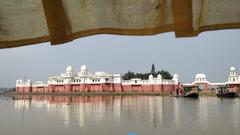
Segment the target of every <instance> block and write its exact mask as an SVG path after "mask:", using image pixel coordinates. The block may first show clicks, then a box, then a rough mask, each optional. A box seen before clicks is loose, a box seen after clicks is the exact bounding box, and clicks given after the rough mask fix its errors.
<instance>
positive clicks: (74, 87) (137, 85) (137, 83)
mask: <svg viewBox="0 0 240 135" xmlns="http://www.w3.org/2000/svg"><path fill="white" fill-rule="evenodd" d="M180 87H181V85H180V84H179V76H178V75H177V74H174V76H173V79H171V80H166V79H163V78H162V76H161V75H160V74H159V75H158V76H157V77H156V78H154V77H153V75H150V76H149V79H148V80H142V79H139V78H133V79H131V80H122V77H121V75H120V74H111V73H106V72H95V73H90V72H88V69H87V66H86V65H82V66H81V68H80V71H79V72H77V73H74V71H73V68H72V67H71V66H68V67H67V68H66V72H65V73H62V74H61V75H60V76H51V77H49V79H48V81H47V83H45V82H43V81H36V82H32V81H31V80H27V81H24V80H22V79H20V80H17V81H16V92H41V93H48V92H50V93H51V92H131V91H137V92H171V91H175V89H177V88H180Z"/></svg>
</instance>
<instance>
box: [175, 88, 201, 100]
mask: <svg viewBox="0 0 240 135" xmlns="http://www.w3.org/2000/svg"><path fill="white" fill-rule="evenodd" d="M198 96H199V92H198V87H197V86H188V87H184V89H183V91H182V90H179V89H177V91H176V95H175V97H188V98H198Z"/></svg>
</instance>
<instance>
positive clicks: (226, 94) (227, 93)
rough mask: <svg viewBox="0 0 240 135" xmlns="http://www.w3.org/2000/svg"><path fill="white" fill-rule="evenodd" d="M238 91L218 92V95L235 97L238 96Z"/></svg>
mask: <svg viewBox="0 0 240 135" xmlns="http://www.w3.org/2000/svg"><path fill="white" fill-rule="evenodd" d="M237 96H238V95H237V93H236V92H233V91H232V92H223V93H217V97H228V98H234V97H237Z"/></svg>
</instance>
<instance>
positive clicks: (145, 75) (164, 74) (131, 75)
mask: <svg viewBox="0 0 240 135" xmlns="http://www.w3.org/2000/svg"><path fill="white" fill-rule="evenodd" d="M150 74H152V75H153V76H154V77H157V75H159V74H160V75H161V76H162V78H163V79H172V78H173V77H172V75H171V74H170V73H169V72H168V71H165V70H161V71H157V72H156V71H155V66H154V64H152V70H151V72H149V73H134V72H131V71H128V72H127V73H125V74H124V75H123V79H124V80H130V79H132V78H141V79H143V80H147V79H148V77H149V75H150Z"/></svg>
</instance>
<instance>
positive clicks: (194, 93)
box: [184, 91, 199, 98]
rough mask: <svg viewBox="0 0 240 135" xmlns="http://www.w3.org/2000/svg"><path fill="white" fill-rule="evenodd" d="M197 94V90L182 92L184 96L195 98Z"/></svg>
mask: <svg viewBox="0 0 240 135" xmlns="http://www.w3.org/2000/svg"><path fill="white" fill-rule="evenodd" d="M198 96H199V92H198V91H189V92H186V93H185V94H184V97H190V98H197V97H198Z"/></svg>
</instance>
